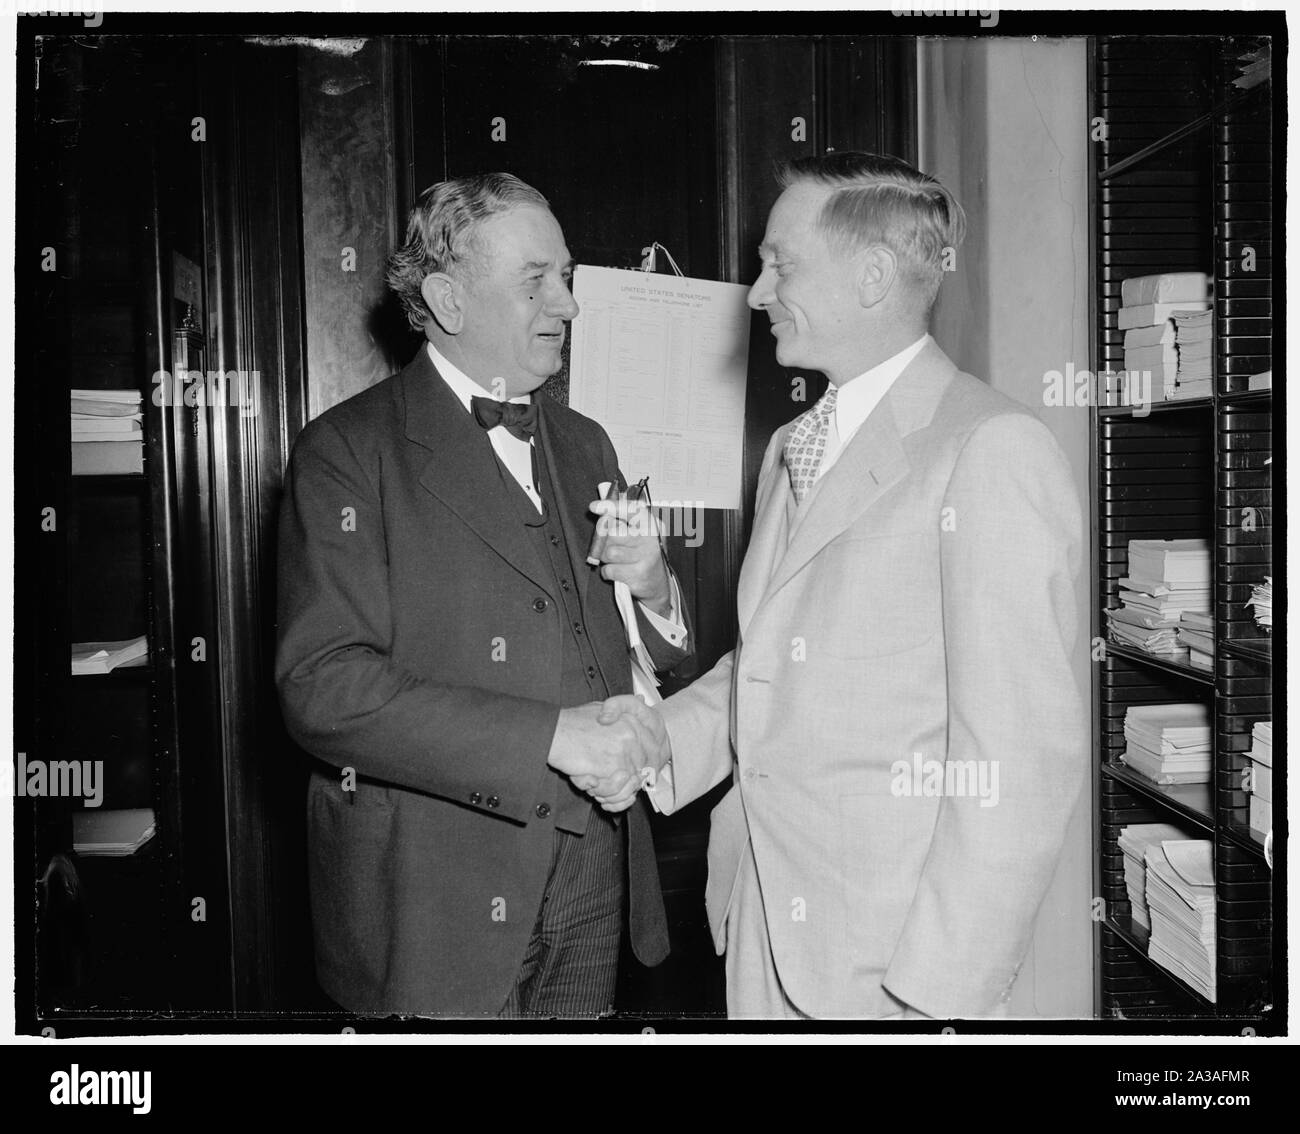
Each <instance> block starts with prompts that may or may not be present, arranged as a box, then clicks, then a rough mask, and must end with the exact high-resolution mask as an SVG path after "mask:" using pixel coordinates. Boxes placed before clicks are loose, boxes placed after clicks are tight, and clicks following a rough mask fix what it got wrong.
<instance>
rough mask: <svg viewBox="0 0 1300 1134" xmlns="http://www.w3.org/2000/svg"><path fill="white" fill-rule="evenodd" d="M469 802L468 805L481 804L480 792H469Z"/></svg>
mask: <svg viewBox="0 0 1300 1134" xmlns="http://www.w3.org/2000/svg"><path fill="white" fill-rule="evenodd" d="M469 801H470V803H482V802H483V795H482V793H481V792H477V791H472V792H470V793H469Z"/></svg>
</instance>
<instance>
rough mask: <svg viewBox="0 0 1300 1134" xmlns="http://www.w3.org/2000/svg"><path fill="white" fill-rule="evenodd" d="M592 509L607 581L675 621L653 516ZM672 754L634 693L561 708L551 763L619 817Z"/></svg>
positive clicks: (611, 504)
mask: <svg viewBox="0 0 1300 1134" xmlns="http://www.w3.org/2000/svg"><path fill="white" fill-rule="evenodd" d="M591 510H592V512H594V513H595V514H596V515H597V516H598V517H599V519H598V520H597V532H598V534H600V535H602V536H603V537H604V546H603V549H602V550H601V553H600V563H601V567H600V574H601V577H602V578H604V579H607V580H609V581H611V582H621V583H626V584H627V587H628V590H629V591H631V593H632V597H633V598H634V599H636V600H637V601H638V602H640V603H641V604H642V605H643V606H645V607H646V608H647V609H648V610H651V611H653V612H654V613H655V614H657V615H659V616H660V617H663V618H668V617H671V613H672V607H673V601H672V586H671V583H670V582H669V579H668V569H667V567H666V565H665V564H664V559H663V554H662V552H661V550H660V545H659V532H658V527H657V526H656V523H655V520H654V516H653V513H652V512H651V511H650V510H649V509H648V508H646V507H645V505H644V504H642V503H641V502H639V501H632V502H628V501H626V500H596V501H593V502H592V504H591ZM670 755H671V750H670V748H669V743H668V732H667V730H666V729H665V728H664V725H663V721H662V720H661V719H660V717H659V714H658V713H657V712H655V710H654V709H652V708H651V707H650V706H649V705H647V704H646V703H645V702H644V701H642V700H641V699H640V698H639V697H637V696H635V695H633V694H630V693H627V694H622V695H619V696H616V697H610V698H609V699H608V700H607V701H605V702H603V703H602V702H600V701H592V702H591V703H590V704H587V705H579V706H577V707H576V708H572V709H561V710H560V719H559V722H558V723H557V725H556V728H555V736H554V738H553V739H552V741H551V749H550V754H549V756H548V757H547V763H548V764H550V766H551V767H552V768H554V769H555V770H556V771H558V772H561V773H563V774H564V775H566V776H568V777H569V779H570V780H571V781H572V783H573V785H574V787H576V788H578V789H579V790H580V791H585V792H586V793H587V794H588V795H590V796H591V797H592V798H593V799H594V800H595V801H596V802H597V803H599V804H600V806H601V807H603V808H604V809H605V810H606V811H611V812H614V811H625V810H627V808H629V807H631V806H632V804H633V802H634V801H635V800H636V793H637V792H638V791H639V790H640V789H641V787H642V783H643V781H644V780H646V779H647V778H648V777H649V776H650V775H657V774H658V772H659V771H660V769H662V768H663V766H664V764H666V763H667V762H668V759H669V757H670ZM647 770H649V771H647Z"/></svg>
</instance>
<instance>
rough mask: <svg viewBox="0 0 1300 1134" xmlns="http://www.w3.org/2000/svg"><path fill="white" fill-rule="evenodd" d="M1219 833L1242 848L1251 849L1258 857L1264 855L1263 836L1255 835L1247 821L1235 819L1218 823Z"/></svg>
mask: <svg viewBox="0 0 1300 1134" xmlns="http://www.w3.org/2000/svg"><path fill="white" fill-rule="evenodd" d="M1219 834H1220V835H1221V836H1222V837H1223V838H1225V839H1227V840H1228V841H1229V842H1230V843H1235V844H1236V845H1237V846H1239V847H1241V848H1242V849H1243V850H1248V851H1253V852H1254V853H1255V854H1257V855H1259V857H1260V858H1263V857H1264V836H1263V835H1258V836H1257V835H1256V834H1255V832H1254V830H1253V829H1252V828H1251V826H1250V825H1249V824H1248V823H1239V822H1236V821H1235V820H1230V821H1229V822H1227V823H1220V824H1219Z"/></svg>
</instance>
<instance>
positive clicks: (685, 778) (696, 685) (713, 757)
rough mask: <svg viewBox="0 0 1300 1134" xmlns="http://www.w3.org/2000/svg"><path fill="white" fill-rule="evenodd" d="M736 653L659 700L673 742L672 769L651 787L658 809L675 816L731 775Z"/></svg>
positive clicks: (669, 739) (669, 737)
mask: <svg viewBox="0 0 1300 1134" xmlns="http://www.w3.org/2000/svg"><path fill="white" fill-rule="evenodd" d="M734 664H735V651H734V650H733V651H731V652H730V653H728V654H726V656H724V657H723V658H722V659H721V660H720V661H719V662H718V664H717V665H715V666H714V667H713V668H712V669H711V670H709V672H708V673H706V674H705V675H704V676H703V677H701V678H699V679H698V680H697V681H694V682H692V683H691V684H690V685H689V686H687V687H686V688H685V689H683V690H682V691H681V692H680V693H675V694H674V695H673V696H671V697H669V698H668V699H667V700H666V701H663V702H661V703H660V704H659V707H658V711H659V712H660V713H661V714H662V715H663V719H664V725H665V726H666V727H667V729H668V741H669V743H670V745H671V746H672V763H671V765H670V768H671V772H670V774H669V775H667V776H660V777H659V778H658V780H657V781H656V785H655V787H653V788H649V787H648V788H647V789H646V790H647V791H648V792H651V793H652V794H653V796H654V804H655V807H656V808H657V809H658V810H659V811H661V812H663V813H664V814H666V815H671V814H672V813H673V812H674V811H678V810H680V809H681V808H683V807H685V806H686V805H687V804H688V803H690V802H692V801H693V800H696V799H699V798H700V796H702V795H704V794H705V793H706V792H707V791H709V790H710V789H711V788H713V787H714V786H716V785H717V784H720V783H721V782H722V781H723V780H724V779H726V778H727V777H728V776H729V775H731V770H732V767H733V766H734V763H735V760H734V757H733V756H732V752H731V676H732V667H733V665H734Z"/></svg>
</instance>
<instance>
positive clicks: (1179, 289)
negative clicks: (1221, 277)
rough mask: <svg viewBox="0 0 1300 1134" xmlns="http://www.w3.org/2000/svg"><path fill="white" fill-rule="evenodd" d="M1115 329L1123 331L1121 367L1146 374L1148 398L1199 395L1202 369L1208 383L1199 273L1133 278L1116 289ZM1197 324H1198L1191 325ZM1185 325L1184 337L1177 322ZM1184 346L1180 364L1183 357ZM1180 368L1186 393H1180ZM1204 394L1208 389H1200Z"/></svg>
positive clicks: (1204, 284)
mask: <svg viewBox="0 0 1300 1134" xmlns="http://www.w3.org/2000/svg"><path fill="white" fill-rule="evenodd" d="M1120 302H1121V304H1122V306H1121V307H1120V309H1119V329H1120V330H1121V331H1123V332H1124V369H1125V371H1126V372H1129V373H1142V372H1145V373H1149V374H1150V375H1151V382H1150V385H1149V389H1150V390H1151V391H1152V394H1153V395H1154V394H1155V391H1157V390H1159V391H1160V392H1161V396H1163V397H1164V398H1165V399H1170V398H1178V397H1183V398H1188V397H1200V396H1201V394H1200V393H1199V392H1196V393H1193V392H1190V391H1192V390H1196V391H1199V390H1200V385H1199V383H1200V381H1201V378H1202V373H1201V372H1202V370H1203V371H1204V375H1203V377H1204V381H1205V382H1206V383H1208V382H1209V381H1210V371H1209V366H1210V347H1211V342H1210V337H1209V329H1210V320H1211V318H1212V312H1211V311H1210V280H1209V277H1208V276H1207V275H1206V274H1205V273H1204V272H1162V273H1160V274H1158V275H1154V276H1135V277H1133V278H1132V279H1127V280H1125V281H1124V282H1123V283H1122V284H1121V285H1120ZM1198 319H1199V320H1201V321H1203V323H1204V327H1202V325H1201V323H1198V322H1195V320H1198ZM1185 320H1192V321H1191V322H1188V323H1187V333H1186V337H1185V338H1184V336H1183V335H1182V333H1181V328H1182V325H1183V323H1182V322H1181V321H1185ZM1184 346H1185V347H1186V360H1185V361H1184V357H1183V353H1184ZM1184 366H1185V367H1186V374H1185V378H1186V382H1187V383H1188V391H1187V392H1180V385H1179V375H1180V374H1181V373H1183V369H1184ZM1206 392H1207V393H1208V390H1207V391H1206Z"/></svg>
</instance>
